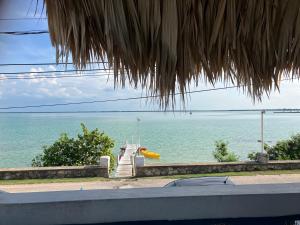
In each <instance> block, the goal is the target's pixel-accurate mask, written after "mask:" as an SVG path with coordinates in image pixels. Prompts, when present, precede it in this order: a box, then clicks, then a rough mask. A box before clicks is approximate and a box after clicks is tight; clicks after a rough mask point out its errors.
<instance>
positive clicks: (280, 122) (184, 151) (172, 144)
mask: <svg viewBox="0 0 300 225" xmlns="http://www.w3.org/2000/svg"><path fill="white" fill-rule="evenodd" d="M80 123H84V124H85V125H86V126H87V127H88V128H89V129H95V128H98V129H99V130H101V131H103V132H104V133H105V134H107V135H108V136H110V137H111V138H112V139H113V140H114V141H115V147H114V149H113V152H114V154H115V155H117V154H118V153H119V148H120V147H121V146H122V145H123V144H124V143H126V142H127V143H140V144H141V145H142V146H145V147H147V148H148V149H149V150H151V151H154V152H157V153H159V154H160V155H161V157H160V159H159V160H157V159H156V160H155V159H147V160H146V163H147V164H153V163H193V162H213V161H215V159H214V158H213V155H212V152H213V150H214V148H215V146H214V144H215V142H216V141H218V140H223V141H226V142H228V147H229V149H230V150H231V151H233V152H235V153H236V154H237V155H238V156H239V158H240V160H247V156H248V154H249V153H250V152H253V151H260V150H261V144H260V143H259V142H258V140H260V135H261V113H260V112H239V111H211V112H210V111H205V112H193V113H190V112H89V113H82V112H80V113H0V167H1V168H9V167H27V166H30V165H31V161H32V159H33V158H34V156H35V155H37V154H39V153H42V146H45V145H48V146H49V145H51V144H52V143H53V142H54V141H55V140H56V139H58V138H59V136H60V134H61V133H67V134H68V135H69V136H71V137H75V136H76V135H77V134H78V133H80V132H81V128H80ZM297 133H300V114H298V113H274V112H267V113H266V114H265V115H264V140H265V142H266V143H267V144H270V145H273V144H275V143H276V142H277V141H279V140H281V139H286V138H289V137H290V136H291V135H294V134H297Z"/></svg>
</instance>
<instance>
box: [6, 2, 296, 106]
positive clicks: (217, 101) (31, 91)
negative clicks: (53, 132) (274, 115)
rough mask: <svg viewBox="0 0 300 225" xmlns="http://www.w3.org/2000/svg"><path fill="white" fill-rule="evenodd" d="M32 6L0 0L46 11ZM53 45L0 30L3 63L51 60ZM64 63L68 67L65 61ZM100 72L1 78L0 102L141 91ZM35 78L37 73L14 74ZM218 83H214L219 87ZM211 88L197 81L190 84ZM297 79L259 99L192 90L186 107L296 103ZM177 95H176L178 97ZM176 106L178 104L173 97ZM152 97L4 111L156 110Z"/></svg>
mask: <svg viewBox="0 0 300 225" xmlns="http://www.w3.org/2000/svg"><path fill="white" fill-rule="evenodd" d="M38 2H39V5H38V7H37V13H36V15H35V10H36V5H35V4H36V1H32V0H0V19H1V18H24V17H34V16H35V17H45V11H42V2H43V1H38ZM47 29H48V27H47V20H43V19H41V20H15V21H7V20H0V31H26V30H47ZM55 57H56V56H55V48H54V47H52V45H51V41H50V38H49V35H48V34H40V35H22V36H13V35H1V34H0V64H4V63H45V62H46V63H48V62H55V60H56V59H55ZM63 69H65V67H64V66H52V65H51V66H9V67H8V66H1V67H0V79H1V78H6V77H7V76H8V75H5V74H3V73H7V72H21V71H22V72H23V71H30V72H37V71H49V70H51V71H52V70H53V71H55V70H63ZM68 69H73V68H72V66H68ZM99 73H102V75H105V76H102V77H79V78H59V77H58V76H59V75H55V74H54V73H51V74H50V75H51V76H53V79H45V78H40V79H31V80H21V79H18V80H0V108H4V107H10V106H25V105H40V104H54V103H67V102H81V101H95V100H96V101H97V100H105V99H116V98H131V97H139V96H144V95H146V93H145V91H143V90H141V88H137V89H135V88H133V87H131V86H130V85H129V84H127V85H126V87H125V88H121V87H114V82H113V77H112V76H110V77H107V76H106V74H107V72H105V71H101V72H99ZM19 76H20V77H22V76H30V77H32V78H34V76H36V74H34V73H31V74H26V75H19ZM223 86H224V84H221V83H218V84H216V85H215V87H223ZM209 88H213V87H212V86H211V85H205V84H204V83H200V84H199V85H198V86H197V87H195V86H193V85H192V86H191V90H192V91H193V90H202V89H209ZM299 88H300V83H299V82H298V81H293V82H291V81H284V82H282V83H281V86H280V93H279V92H278V91H273V92H272V93H271V94H270V95H269V96H263V99H262V101H261V102H254V101H253V99H252V98H251V97H249V96H248V95H247V94H245V93H243V92H242V91H241V90H238V89H227V90H219V91H210V92H202V93H195V94H191V95H189V96H188V98H187V101H186V102H185V105H184V106H185V109H188V110H190V109H194V110H210V109H262V108H300V101H299V99H300V91H299ZM178 100H179V99H178ZM176 107H177V109H182V108H183V104H180V101H177V104H176ZM158 109H160V108H159V104H158V102H157V101H147V102H146V101H145V100H130V101H118V102H107V103H95V104H82V105H70V106H58V107H43V108H28V109H9V110H1V109H0V112H4V111H82V110H86V111H90V110H93V111H94V110H98V111H102V110H158Z"/></svg>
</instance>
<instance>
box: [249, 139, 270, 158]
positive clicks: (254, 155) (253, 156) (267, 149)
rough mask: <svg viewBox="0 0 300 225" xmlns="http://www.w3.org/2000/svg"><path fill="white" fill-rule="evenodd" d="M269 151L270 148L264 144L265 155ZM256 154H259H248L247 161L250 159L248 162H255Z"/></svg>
mask: <svg viewBox="0 0 300 225" xmlns="http://www.w3.org/2000/svg"><path fill="white" fill-rule="evenodd" d="M269 149H270V146H269V145H268V144H266V143H265V144H264V150H265V151H266V153H268V151H269ZM258 153H259V152H254V151H253V152H250V153H249V154H248V159H250V160H253V161H256V160H257V155H258Z"/></svg>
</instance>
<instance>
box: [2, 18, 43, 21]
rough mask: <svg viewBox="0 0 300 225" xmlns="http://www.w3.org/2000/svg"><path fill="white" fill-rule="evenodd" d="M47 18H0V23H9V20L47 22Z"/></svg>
mask: <svg viewBox="0 0 300 225" xmlns="http://www.w3.org/2000/svg"><path fill="white" fill-rule="evenodd" d="M47 19H48V18H47V17H40V18H37V17H20V18H0V21H1V20H3V21H9V20H47Z"/></svg>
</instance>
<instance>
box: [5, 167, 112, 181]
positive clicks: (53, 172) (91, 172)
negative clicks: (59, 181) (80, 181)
mask: <svg viewBox="0 0 300 225" xmlns="http://www.w3.org/2000/svg"><path fill="white" fill-rule="evenodd" d="M108 176H109V169H108V168H107V167H101V166H66V167H28V168H8V169H0V180H12V179H47V178H76V177H108Z"/></svg>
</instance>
